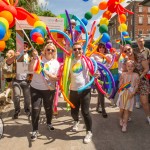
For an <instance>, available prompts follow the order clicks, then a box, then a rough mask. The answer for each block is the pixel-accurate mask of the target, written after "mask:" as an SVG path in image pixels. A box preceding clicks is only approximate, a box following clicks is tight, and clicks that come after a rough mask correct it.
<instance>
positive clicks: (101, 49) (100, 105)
mask: <svg viewBox="0 0 150 150" xmlns="http://www.w3.org/2000/svg"><path fill="white" fill-rule="evenodd" d="M97 52H99V53H101V54H103V55H105V56H106V57H107V59H108V60H111V59H112V55H111V54H108V51H107V48H106V47H105V45H104V44H103V43H99V44H98V47H97ZM91 58H93V59H94V60H95V61H96V62H99V63H105V64H104V65H105V66H108V65H109V63H108V62H106V59H105V58H103V57H101V56H100V55H98V54H93V55H92V56H91ZM97 91H98V99H97V100H98V101H97V108H96V111H97V112H99V113H102V116H103V117H104V118H107V113H106V111H105V98H104V94H102V93H101V92H99V90H97Z"/></svg>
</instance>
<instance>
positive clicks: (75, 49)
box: [73, 48, 82, 51]
mask: <svg viewBox="0 0 150 150" xmlns="http://www.w3.org/2000/svg"><path fill="white" fill-rule="evenodd" d="M81 49H82V48H74V49H73V51H77V50H79V51H81Z"/></svg>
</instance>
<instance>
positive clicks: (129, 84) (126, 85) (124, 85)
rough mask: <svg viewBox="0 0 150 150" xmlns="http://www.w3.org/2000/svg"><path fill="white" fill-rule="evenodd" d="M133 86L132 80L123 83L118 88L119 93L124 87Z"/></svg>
mask: <svg viewBox="0 0 150 150" xmlns="http://www.w3.org/2000/svg"><path fill="white" fill-rule="evenodd" d="M130 87H131V82H127V83H125V84H123V85H121V86H120V88H119V90H118V93H120V92H121V91H123V90H124V89H128V88H130Z"/></svg>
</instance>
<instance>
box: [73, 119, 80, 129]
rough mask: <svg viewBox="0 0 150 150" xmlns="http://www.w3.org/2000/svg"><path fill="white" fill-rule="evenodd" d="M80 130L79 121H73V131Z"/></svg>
mask: <svg viewBox="0 0 150 150" xmlns="http://www.w3.org/2000/svg"><path fill="white" fill-rule="evenodd" d="M78 130H79V121H75V122H74V123H73V127H72V131H78Z"/></svg>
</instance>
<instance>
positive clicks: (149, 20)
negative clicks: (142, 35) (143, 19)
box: [148, 16, 150, 24]
mask: <svg viewBox="0 0 150 150" xmlns="http://www.w3.org/2000/svg"><path fill="white" fill-rule="evenodd" d="M148 24H150V16H148Z"/></svg>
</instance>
